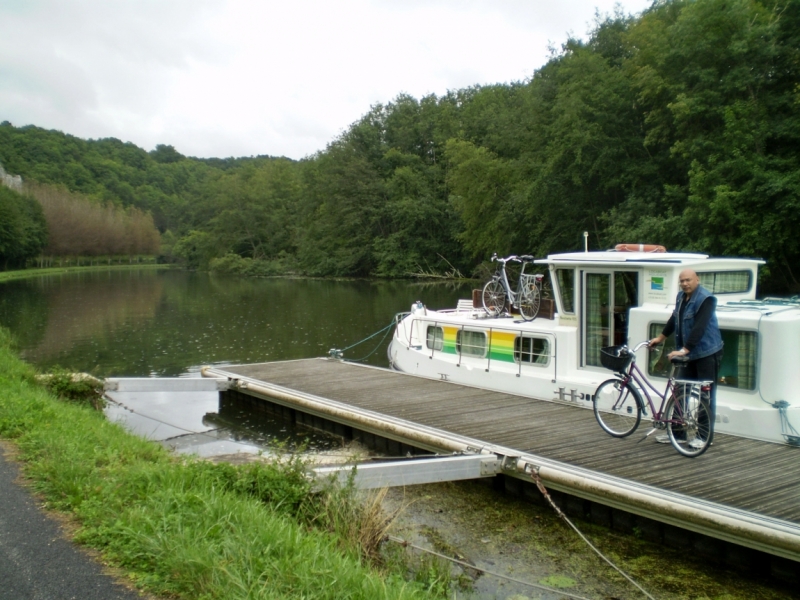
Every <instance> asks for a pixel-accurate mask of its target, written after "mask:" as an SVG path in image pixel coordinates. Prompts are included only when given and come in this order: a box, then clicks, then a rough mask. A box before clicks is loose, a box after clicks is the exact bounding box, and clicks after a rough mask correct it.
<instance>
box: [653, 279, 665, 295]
mask: <svg viewBox="0 0 800 600" xmlns="http://www.w3.org/2000/svg"><path fill="white" fill-rule="evenodd" d="M650 289H651V290H658V291H661V292H663V291H664V278H663V277H653V278H652V279H651V280H650Z"/></svg>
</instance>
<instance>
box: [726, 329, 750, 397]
mask: <svg viewBox="0 0 800 600" xmlns="http://www.w3.org/2000/svg"><path fill="white" fill-rule="evenodd" d="M730 333H736V334H737V338H738V339H737V342H738V345H739V348H738V351H737V353H736V363H737V364H736V367H737V368H736V371H737V373H736V374H737V375H738V381H731V382H728V381H727V378H725V373H724V372H723V371H722V370H720V378H721V379H725V381H720V383H722V384H724V385H733V386H734V387H738V388H740V389H744V390H754V389H756V355H757V348H756V346H757V344H756V340H757V337H756V334H755V332H753V331H737V332H730ZM723 361H724V349H723Z"/></svg>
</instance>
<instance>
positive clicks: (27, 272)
mask: <svg viewBox="0 0 800 600" xmlns="http://www.w3.org/2000/svg"><path fill="white" fill-rule="evenodd" d="M174 268H175V265H159V264H155V263H131V264H112V265H104V264H97V265H88V266H86V265H84V266H74V267H45V268H42V269H19V270H17V271H0V283H2V282H3V281H14V280H16V279H28V278H30V277H45V276H49V275H63V274H66V273H82V272H94V271H111V270H114V271H119V270H129V269H152V270H158V269H174Z"/></svg>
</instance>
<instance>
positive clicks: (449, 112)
mask: <svg viewBox="0 0 800 600" xmlns="http://www.w3.org/2000/svg"><path fill="white" fill-rule="evenodd" d="M0 164H2V165H3V166H4V167H5V169H6V171H7V172H8V173H12V174H15V175H16V174H18V175H21V176H22V177H23V178H24V179H25V181H35V182H38V183H39V184H48V185H60V186H64V187H65V188H66V189H68V190H70V191H71V192H74V193H79V194H82V195H84V196H85V197H86V198H90V199H92V200H93V201H96V202H98V203H101V204H102V203H106V205H113V206H117V207H120V208H121V209H125V210H128V209H136V210H137V211H140V213H141V214H142V215H152V219H153V223H154V224H155V226H156V227H157V228H158V230H159V231H160V232H161V234H162V249H161V253H162V255H163V257H164V259H168V260H181V261H183V262H185V263H186V264H187V265H188V266H190V267H193V268H209V267H210V268H215V269H222V270H231V271H237V272H243V273H250V274H271V273H285V272H297V273H305V274H310V275H332V276H349V275H355V276H365V275H372V276H380V277H404V276H409V275H412V274H419V273H423V272H439V273H445V272H451V271H453V270H454V269H458V270H459V271H460V272H462V273H464V274H466V275H469V274H471V273H472V272H473V271H474V269H475V268H476V266H477V265H479V264H480V263H481V262H483V261H485V260H486V259H487V258H488V257H489V256H490V255H491V253H492V252H498V253H501V254H502V253H510V252H517V253H522V252H527V253H533V254H536V255H538V256H541V255H544V254H547V253H551V252H557V251H562V250H573V249H579V248H581V247H582V245H583V237H582V234H583V232H584V231H589V232H590V246H591V247H592V248H595V249H598V248H599V249H604V248H609V247H611V246H613V245H614V244H615V243H617V242H645V243H658V244H663V245H665V246H667V247H668V248H669V249H670V250H695V251H702V252H706V253H710V254H719V255H744V256H757V257H762V258H765V259H766V260H767V261H768V264H767V268H766V269H765V276H764V280H763V281H762V287H761V289H762V291H770V292H798V291H800V272H799V270H800V267H798V266H797V265H798V264H800V236H797V235H795V234H794V232H796V231H798V230H800V229H799V228H798V225H800V0H789V1H785V0H784V1H779V0H762V1H753V0H693V1H687V0H672V1H670V0H665V1H656V2H655V3H654V4H653V6H652V7H651V8H650V9H649V10H647V11H645V12H644V13H642V14H641V15H637V16H634V17H631V16H627V15H623V14H615V15H612V16H606V17H601V18H598V19H597V21H596V23H595V26H594V28H593V31H592V32H591V33H590V35H589V36H588V37H587V39H586V40H585V41H583V40H578V39H569V40H567V41H566V42H565V43H564V44H563V45H562V46H561V47H559V48H554V49H553V50H552V53H551V57H550V59H549V60H548V62H547V63H546V64H545V65H544V66H543V67H541V68H540V69H538V70H537V71H535V72H534V74H533V76H532V77H531V78H530V79H529V80H527V81H521V82H515V83H510V84H498V85H490V86H476V87H472V88H468V89H462V90H454V91H450V92H448V93H446V94H444V95H441V96H435V95H431V96H426V97H423V98H421V99H417V98H413V97H410V96H407V95H400V96H398V97H397V98H395V99H394V100H393V101H392V102H390V103H388V104H386V105H378V106H373V107H372V108H371V109H370V110H369V111H368V112H367V113H366V114H365V115H364V116H363V117H362V118H361V119H359V120H358V121H357V122H356V123H353V124H352V125H351V126H350V127H349V128H348V129H347V130H345V131H344V132H343V133H342V134H341V135H340V136H339V137H338V138H337V139H335V140H333V141H331V142H330V143H329V144H328V146H327V147H326V148H325V149H323V150H321V151H320V152H318V153H317V154H315V155H313V156H310V157H308V158H306V159H304V160H300V161H293V160H289V159H286V158H275V157H266V156H264V157H251V158H230V159H195V158H190V157H185V156H183V155H181V154H180V153H179V152H178V151H177V150H176V149H175V148H173V147H172V146H169V145H160V146H158V147H157V148H156V149H155V150H153V151H151V152H146V151H145V150H143V149H140V148H138V147H136V146H135V145H133V144H130V143H123V142H121V141H119V140H116V139H103V140H88V141H87V140H81V139H78V138H76V137H73V136H70V135H66V134H63V133H60V132H56V131H46V130H43V129H40V128H37V127H33V126H27V127H15V126H14V125H12V124H10V123H8V122H4V123H2V124H0ZM0 210H2V209H0ZM17 210H18V211H20V210H23V209H22V208H21V207H20V208H18V209H17ZM37 218H38V217H37ZM1 221H2V216H0V222H1ZM1 226H2V225H0V227H1ZM34 229H35V228H34ZM31 235H33V236H34V237H35V234H31ZM1 236H2V233H1V232H0V237H1Z"/></svg>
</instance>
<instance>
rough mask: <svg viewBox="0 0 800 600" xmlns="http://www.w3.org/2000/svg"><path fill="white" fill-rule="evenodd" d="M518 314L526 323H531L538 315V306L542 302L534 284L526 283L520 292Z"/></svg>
mask: <svg viewBox="0 0 800 600" xmlns="http://www.w3.org/2000/svg"><path fill="white" fill-rule="evenodd" d="M520 296H521V298H522V299H521V300H520V301H519V312H520V314H522V318H523V319H525V320H526V321H533V320H534V319H535V318H536V315H538V314H539V305H540V304H541V302H542V299H541V295H540V294H539V286H538V285H536V284H535V283H526V284H525V285H524V286H523V288H522V289H521V290H520Z"/></svg>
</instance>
